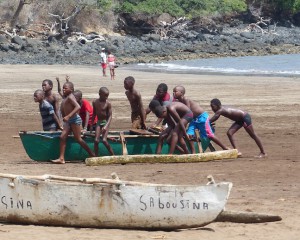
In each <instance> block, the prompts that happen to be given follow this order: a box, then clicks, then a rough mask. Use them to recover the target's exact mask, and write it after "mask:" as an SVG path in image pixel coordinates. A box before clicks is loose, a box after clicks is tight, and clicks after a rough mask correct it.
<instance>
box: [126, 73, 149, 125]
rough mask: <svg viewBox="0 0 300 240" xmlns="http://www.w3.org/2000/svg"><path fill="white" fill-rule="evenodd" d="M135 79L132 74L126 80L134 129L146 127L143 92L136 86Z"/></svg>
mask: <svg viewBox="0 0 300 240" xmlns="http://www.w3.org/2000/svg"><path fill="white" fill-rule="evenodd" d="M134 83H135V79H134V78H133V77H131V76H129V77H126V78H125V80H124V88H125V89H126V92H125V94H126V96H127V98H128V100H129V103H130V107H131V122H132V128H133V129H146V125H145V110H144V106H143V102H142V96H141V94H140V93H139V92H138V91H137V90H136V89H135V88H134Z"/></svg>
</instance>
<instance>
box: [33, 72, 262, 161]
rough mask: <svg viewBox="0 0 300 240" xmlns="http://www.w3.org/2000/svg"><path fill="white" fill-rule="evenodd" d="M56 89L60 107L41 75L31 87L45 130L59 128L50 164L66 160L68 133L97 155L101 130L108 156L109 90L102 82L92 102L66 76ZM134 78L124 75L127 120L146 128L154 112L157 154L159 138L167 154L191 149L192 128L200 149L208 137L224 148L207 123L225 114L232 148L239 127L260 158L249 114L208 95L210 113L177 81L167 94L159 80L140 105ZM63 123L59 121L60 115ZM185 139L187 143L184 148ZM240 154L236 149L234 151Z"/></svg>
mask: <svg viewBox="0 0 300 240" xmlns="http://www.w3.org/2000/svg"><path fill="white" fill-rule="evenodd" d="M56 80H57V83H58V92H59V94H60V96H61V97H62V102H61V105H60V107H59V97H58V96H57V95H56V94H54V93H53V92H52V88H53V82H52V81H51V80H49V79H46V80H44V81H43V82H42V89H43V90H36V91H35V92H34V100H35V102H38V103H39V108H40V113H41V116H42V124H43V130H44V131H57V130H62V134H61V136H60V156H59V159H57V160H53V161H52V162H53V163H65V159H64V153H65V149H66V140H67V137H68V135H69V134H70V133H71V132H72V133H73V135H74V138H75V140H76V141H77V142H78V143H79V144H80V145H81V146H82V147H83V148H84V149H85V150H86V151H87V152H88V154H89V156H90V157H93V156H98V153H99V142H100V137H101V135H102V142H103V144H104V145H105V146H106V148H107V149H108V151H109V153H110V154H111V155H114V152H113V149H112V148H111V146H110V145H109V143H108V141H107V135H108V131H109V127H110V123H111V120H112V106H111V103H110V102H109V101H108V96H109V90H108V89H107V88H106V87H101V88H100V90H99V98H98V99H95V100H94V101H93V102H92V106H91V104H90V103H89V102H88V101H87V100H85V99H83V98H82V92H81V91H79V90H76V91H74V85H73V83H72V82H70V81H69V77H68V76H67V77H66V82H65V83H64V85H63V89H62V91H61V87H60V82H59V79H58V78H57V79H56ZM134 84H135V79H134V78H133V77H132V76H129V77H126V78H125V79H124V88H125V90H126V91H125V94H126V96H127V99H128V101H129V103H130V106H131V121H132V128H134V129H147V127H146V124H145V122H146V116H147V115H148V114H149V113H150V112H153V113H154V114H155V115H156V116H157V118H158V119H157V121H156V122H155V123H154V124H152V126H151V127H156V126H158V125H159V124H160V123H161V122H162V125H163V126H166V127H164V128H163V130H162V132H161V133H160V135H159V140H158V144H157V148H156V153H157V154H160V153H161V150H162V146H163V142H164V141H165V140H166V141H167V143H168V144H169V145H170V149H169V153H170V154H173V153H174V151H175V149H177V150H178V151H180V152H181V153H184V154H188V153H195V152H196V151H195V148H194V143H193V139H194V138H195V137H194V135H195V131H196V130H198V131H199V133H200V139H201V142H202V147H203V150H205V149H206V147H208V145H209V143H210V141H213V142H214V143H216V144H217V145H219V146H220V147H221V148H222V149H224V150H225V149H229V148H228V147H226V146H225V145H224V144H223V143H222V142H221V141H220V140H219V138H218V137H217V136H216V135H215V134H214V129H213V127H212V124H213V123H214V122H215V121H216V120H217V119H218V118H219V117H220V116H224V117H227V118H229V119H231V120H233V121H234V123H233V124H232V126H231V127H230V128H229V130H228V132H227V135H228V138H229V140H230V143H231V145H232V147H233V148H236V143H235V140H234V138H233V135H234V134H235V133H236V132H237V131H238V130H239V129H240V128H241V127H244V128H245V130H246V131H247V133H248V134H249V135H250V137H251V138H253V139H254V140H255V142H256V144H257V145H258V147H259V149H260V153H259V155H258V157H265V156H266V153H265V151H264V148H263V146H262V143H261V141H260V139H259V137H258V136H257V135H256V133H255V132H254V129H253V126H252V122H251V117H250V115H249V113H247V112H244V111H242V110H240V109H234V108H229V107H224V106H222V104H221V102H220V100H218V99H213V100H211V109H212V110H213V112H214V113H215V114H214V116H213V117H212V118H209V115H208V113H207V112H206V111H204V110H203V108H202V107H201V106H200V105H199V104H198V103H196V102H195V101H193V100H191V99H189V98H187V97H186V96H185V88H184V87H183V86H176V87H175V88H174V89H173V95H170V94H169V93H168V86H167V85H166V84H164V83H161V84H159V85H158V87H157V90H156V94H155V95H154V97H153V99H152V101H151V102H150V104H149V106H148V107H147V108H146V109H144V106H143V102H142V97H141V94H140V93H139V92H138V91H137V90H136V89H135V88H134ZM60 119H62V122H63V125H61V120H60ZM93 130H95V141H94V151H93V150H91V149H90V148H89V147H88V145H87V144H86V143H85V142H84V140H83V139H82V138H81V133H82V132H84V131H93ZM186 142H188V143H189V147H188V146H187V144H186ZM241 155H242V154H241V153H240V152H239V156H241Z"/></svg>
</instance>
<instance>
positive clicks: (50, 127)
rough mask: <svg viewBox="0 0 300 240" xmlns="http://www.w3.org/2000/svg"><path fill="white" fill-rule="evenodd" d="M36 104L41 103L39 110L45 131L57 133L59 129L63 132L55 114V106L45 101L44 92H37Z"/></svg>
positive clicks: (34, 96) (34, 95)
mask: <svg viewBox="0 0 300 240" xmlns="http://www.w3.org/2000/svg"><path fill="white" fill-rule="evenodd" d="M33 99H34V101H35V102H38V103H39V109H40V113H41V117H42V124H43V130H44V131H56V130H57V128H58V129H60V130H62V127H61V125H60V122H59V119H58V117H57V115H56V113H55V112H54V108H53V106H52V105H51V104H50V103H49V102H48V101H47V100H45V93H44V91H43V90H40V89H38V90H36V91H35V92H34V94H33ZM57 126H58V127H57Z"/></svg>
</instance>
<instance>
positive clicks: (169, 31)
mask: <svg viewBox="0 0 300 240" xmlns="http://www.w3.org/2000/svg"><path fill="white" fill-rule="evenodd" d="M188 23H189V21H188V20H187V19H186V18H185V17H180V18H178V19H176V20H174V21H172V22H171V23H167V22H165V21H161V22H160V25H159V26H158V27H155V29H154V31H153V32H154V33H155V34H158V35H159V36H160V39H161V40H163V39H167V38H173V37H175V36H177V35H178V34H180V33H181V32H182V31H184V30H186V27H187V25H188Z"/></svg>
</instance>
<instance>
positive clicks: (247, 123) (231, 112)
mask: <svg viewBox="0 0 300 240" xmlns="http://www.w3.org/2000/svg"><path fill="white" fill-rule="evenodd" d="M210 106H211V109H212V110H213V112H214V113H215V115H214V116H213V117H212V118H211V119H210V122H211V123H213V122H215V121H217V120H218V118H219V117H220V116H224V117H226V118H229V119H231V120H232V121H234V123H233V124H232V125H231V127H230V128H229V129H228V131H227V136H228V138H229V140H230V143H231V145H232V147H233V148H235V149H237V148H236V144H235V140H234V138H233V135H234V134H235V133H236V132H237V131H238V130H239V129H240V128H241V127H244V129H245V130H246V132H247V133H248V134H249V136H250V137H251V138H253V140H254V141H255V142H256V144H257V146H258V148H259V149H260V153H259V155H258V156H257V157H259V158H262V157H266V156H267V154H266V153H265V150H264V148H263V146H262V143H261V141H260V139H259V137H258V136H257V135H256V133H255V132H254V129H253V125H252V121H251V116H250V114H249V113H247V112H244V111H242V110H240V109H235V108H231V107H224V106H222V104H221V101H220V100H219V99H217V98H214V99H213V100H211V102H210ZM238 156H242V153H241V152H239V153H238Z"/></svg>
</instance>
